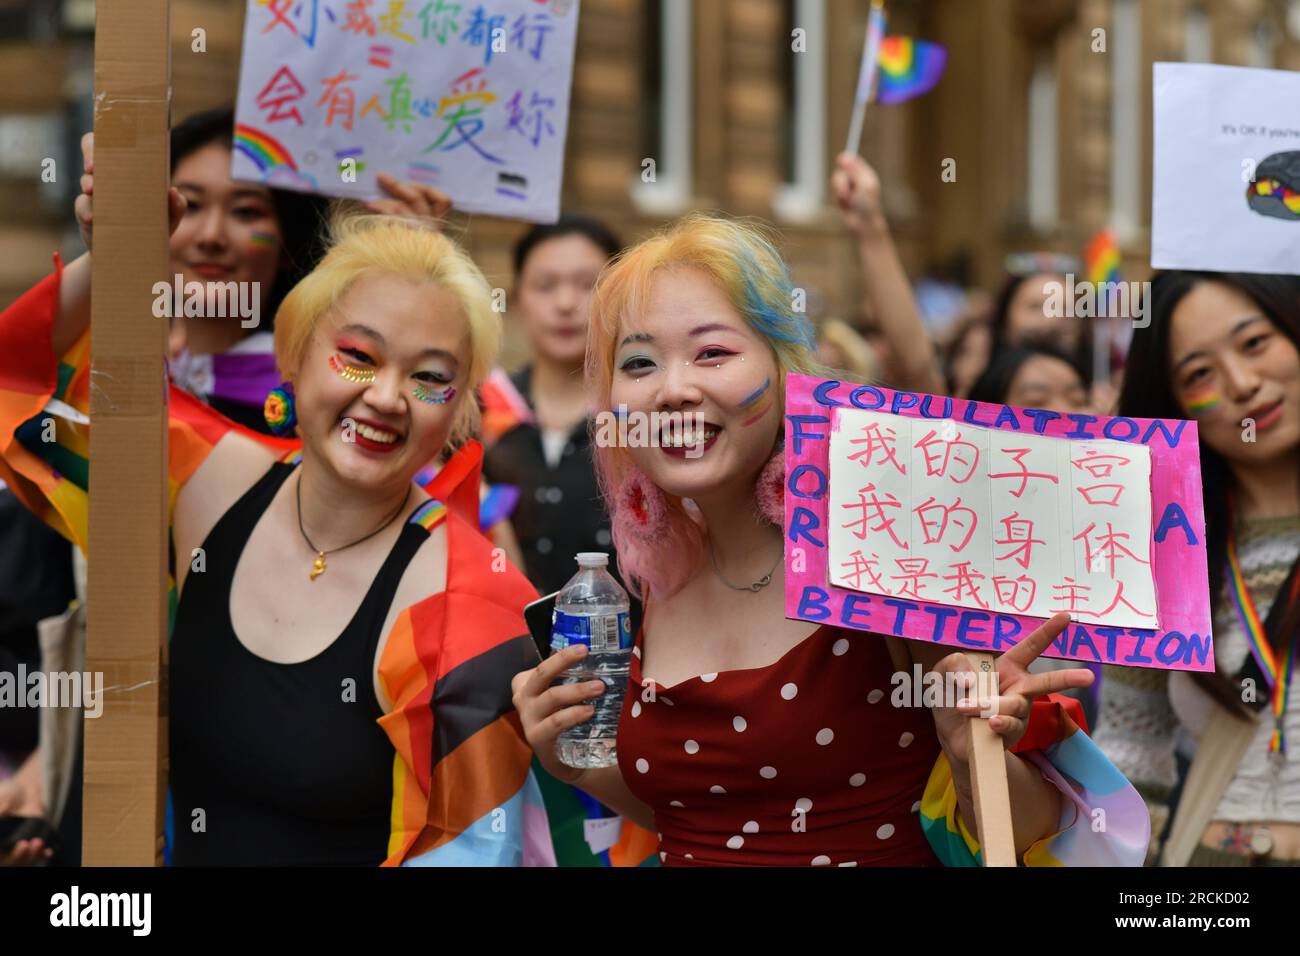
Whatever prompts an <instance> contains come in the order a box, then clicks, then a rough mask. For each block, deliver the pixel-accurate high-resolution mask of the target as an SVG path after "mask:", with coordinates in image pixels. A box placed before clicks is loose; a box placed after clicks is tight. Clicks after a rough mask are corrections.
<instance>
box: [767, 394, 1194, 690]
mask: <svg viewBox="0 0 1300 956" xmlns="http://www.w3.org/2000/svg"><path fill="white" fill-rule="evenodd" d="M785 458H786V494H785V532H786V545H785V549H786V575H785V581H786V616H787V617H789V618H797V619H802V620H806V621H811V622H817V623H824V622H828V621H829V622H833V623H836V624H839V625H842V626H844V627H851V628H856V629H859V630H865V631H873V632H876V633H879V634H888V635H893V636H897V637H906V638H911V639H913V640H928V641H932V642H936V643H941V644H946V645H949V646H952V647H954V648H972V649H979V650H986V651H992V652H999V651H1003V650H1005V649H1007V648H1008V647H1010V646H1012V645H1013V644H1014V643H1015V642H1016V641H1017V640H1019V639H1021V638H1022V637H1024V636H1025V635H1026V634H1028V633H1029V632H1030V631H1031V630H1033V629H1034V628H1035V627H1037V626H1038V625H1039V624H1040V623H1041V622H1042V621H1043V620H1045V619H1046V618H1048V617H1050V616H1051V615H1052V614H1054V613H1056V612H1057V611H1066V612H1068V613H1069V614H1070V615H1071V617H1072V618H1073V623H1072V624H1071V625H1070V626H1069V627H1068V628H1067V629H1066V630H1065V632H1064V633H1063V634H1062V635H1061V637H1060V638H1058V639H1057V641H1056V642H1055V643H1054V644H1053V646H1052V648H1051V649H1049V650H1048V652H1047V655H1048V656H1051V657H1062V658H1068V659H1071V660H1077V661H1085V662H1101V663H1106V664H1121V665H1129V666H1138V667H1156V668H1165V669H1174V670H1212V669H1213V667H1214V654H1213V643H1212V640H1211V632H1210V599H1209V587H1208V575H1207V572H1206V554H1205V518H1204V512H1203V509H1202V504H1201V480H1200V458H1199V450H1198V441H1197V433H1196V424H1195V423H1194V422H1190V421H1181V420H1162V419H1144V418H1125V417H1121V416H1115V417H1110V416H1096V415H1083V414H1069V415H1062V414H1060V413H1057V412H1051V411H1045V410H1041V409H1024V408H1014V407H1011V406H1005V405H990V404H987V403H983V402H971V401H966V400H963V399H953V398H947V397H943V396H935V395H921V394H917V393H914V392H903V391H894V390H892V389H888V388H883V387H877V386H871V385H858V384H856V383H853V382H840V381H835V380H832V379H820V378H813V377H811V376H806V375H795V374H792V375H789V376H788V377H787V380H786V424H785Z"/></svg>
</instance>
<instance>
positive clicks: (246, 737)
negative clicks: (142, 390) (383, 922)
mask: <svg viewBox="0 0 1300 956" xmlns="http://www.w3.org/2000/svg"><path fill="white" fill-rule="evenodd" d="M294 467H295V466H294V465H291V464H286V463H284V462H277V463H276V464H275V465H273V466H272V467H271V469H270V470H269V471H268V472H267V473H266V474H265V475H264V476H262V478H261V479H259V480H258V482H257V484H255V485H254V486H253V487H252V488H250V489H249V490H248V491H247V492H246V493H245V494H244V496H243V497H242V498H240V499H239V501H237V502H236V503H235V504H234V506H233V507H231V509H230V510H229V511H227V512H226V513H225V514H224V515H222V516H221V519H220V520H219V521H218V522H217V524H216V526H215V527H214V528H213V529H212V532H211V534H209V535H208V537H207V540H206V541H204V542H203V549H204V554H205V561H206V565H205V570H204V571H203V572H202V573H199V572H192V573H190V574H189V575H188V576H187V577H186V579H185V588H184V591H183V593H182V594H181V599H180V603H179V604H178V606H177V610H176V621H175V625H174V627H173V629H172V634H173V637H172V641H171V647H170V660H171V663H170V669H169V673H170V678H171V686H170V690H169V694H170V700H171V744H170V747H171V788H172V809H173V815H174V818H173V819H174V842H173V848H172V863H173V865H176V866H195V865H198V866H221V865H240V864H242V865H250V864H266V865H305V866H320V865H353V866H376V865H378V864H379V863H381V862H383V860H384V858H385V857H386V856H387V844H388V835H389V820H390V816H391V807H392V793H393V791H392V781H393V758H394V750H393V746H392V744H391V743H390V741H389V740H388V737H387V736H386V735H385V734H384V732H383V730H382V729H380V727H379V726H378V724H376V723H375V721H376V720H377V719H378V718H379V717H380V716H381V715H382V709H381V708H380V706H379V702H378V700H377V699H376V698H375V691H374V679H373V672H374V659H375V651H376V648H377V647H378V642H379V638H380V632H381V631H382V629H383V626H384V621H385V619H386V618H387V616H388V611H389V608H390V605H391V604H392V600H393V596H394V594H395V593H396V591H397V586H398V583H399V582H400V581H401V578H402V574H403V573H404V572H405V570H406V567H407V565H408V564H409V563H410V561H411V558H412V557H414V555H415V552H416V551H417V550H419V548H420V545H421V544H423V543H424V542H425V541H426V540H428V537H429V532H428V531H427V530H426V529H425V528H424V527H423V526H422V525H421V524H418V523H416V519H417V518H418V517H419V516H420V515H421V514H422V513H424V512H425V511H426V510H427V508H428V505H431V504H434V503H433V502H428V503H426V505H425V506H422V507H421V508H419V509H417V511H416V513H415V515H414V516H413V517H412V519H411V520H410V521H408V522H407V523H406V524H405V525H404V527H403V528H402V532H401V534H400V535H399V537H398V539H397V542H396V543H395V544H394V545H393V548H392V550H391V551H390V552H389V554H388V557H387V558H386V559H385V561H384V564H383V566H382V567H381V568H380V570H379V573H378V574H377V575H376V576H375V580H374V583H373V584H372V585H371V586H370V590H369V591H368V592H367V593H366V596H365V598H364V600H362V602H361V606H360V607H359V608H358V609H357V613H356V614H355V616H354V617H353V618H352V620H351V621H350V622H349V623H348V625H347V627H346V628H345V629H344V630H343V633H342V634H340V635H339V637H338V638H337V640H335V641H334V643H332V644H330V645H329V647H327V648H326V649H325V650H323V651H321V652H320V653H319V654H317V655H316V656H315V657H313V658H310V659H309V660H306V661H302V662H300V663H296V664H279V663H275V662H273V661H268V660H266V659H265V658H262V657H259V656H257V655H256V654H254V653H253V652H252V651H250V650H248V648H246V647H244V645H243V644H241V643H240V642H239V639H238V638H237V637H236V636H235V631H234V627H233V625H232V624H231V620H230V590H231V585H232V581H233V578H234V573H235V567H236V565H237V564H238V563H239V557H240V554H241V553H242V552H243V550H244V544H245V543H246V542H247V541H248V539H249V537H250V536H251V534H252V532H253V528H254V526H255V525H256V524H257V521H258V519H259V518H260V517H261V516H262V514H263V512H265V511H266V509H267V507H268V506H269V505H270V503H271V499H272V498H274V497H275V493H276V491H277V490H278V489H279V487H280V485H281V484H283V483H284V481H285V479H286V478H288V476H289V475H290V474H291V473H292V472H293V469H294ZM349 679H350V680H351V681H352V684H351V687H352V689H353V690H352V693H351V694H350V695H348V696H349V697H350V699H345V690H346V687H347V686H348V685H345V683H344V682H345V680H349ZM199 810H201V811H202V813H201V814H199V813H198V812H197V811H199ZM200 821H201V823H202V829H199V830H198V832H196V828H198V826H199V822H200Z"/></svg>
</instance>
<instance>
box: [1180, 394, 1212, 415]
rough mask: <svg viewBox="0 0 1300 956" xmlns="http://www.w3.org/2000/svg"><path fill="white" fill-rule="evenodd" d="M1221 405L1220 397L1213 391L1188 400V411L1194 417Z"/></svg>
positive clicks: (1193, 396) (1192, 396)
mask: <svg viewBox="0 0 1300 956" xmlns="http://www.w3.org/2000/svg"><path fill="white" fill-rule="evenodd" d="M1218 404H1219V396H1218V394H1217V393H1215V392H1212V391H1205V392H1198V393H1197V394H1195V395H1191V396H1189V397H1188V399H1187V410H1188V411H1189V412H1191V413H1192V414H1193V415H1202V414H1204V413H1205V412H1208V411H1209V410H1210V409H1212V408H1214V407H1215V406H1216V405H1218Z"/></svg>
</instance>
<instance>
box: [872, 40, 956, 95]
mask: <svg viewBox="0 0 1300 956" xmlns="http://www.w3.org/2000/svg"><path fill="white" fill-rule="evenodd" d="M947 63H948V51H947V49H946V48H945V47H943V46H942V45H940V44H938V43H928V42H926V41H925V40H913V39H912V38H911V37H885V38H884V40H882V41H881V43H880V78H879V81H878V83H877V85H876V102H877V103H883V104H889V103H901V102H903V101H904V100H910V99H912V98H913V97H914V96H920V95H921V94H923V93H928V92H930V90H932V89H934V87H935V85H936V84H937V83H938V82H939V78H940V77H941V76H943V68H944V67H945V66H946V65H947Z"/></svg>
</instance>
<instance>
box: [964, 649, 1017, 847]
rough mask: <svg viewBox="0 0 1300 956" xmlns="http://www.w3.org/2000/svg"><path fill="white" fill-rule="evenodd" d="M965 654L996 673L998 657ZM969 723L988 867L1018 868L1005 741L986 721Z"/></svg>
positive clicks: (978, 827)
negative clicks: (1003, 741)
mask: <svg viewBox="0 0 1300 956" xmlns="http://www.w3.org/2000/svg"><path fill="white" fill-rule="evenodd" d="M965 653H966V656H967V657H968V658H970V660H971V662H972V663H973V664H974V665H975V668H976V670H977V671H978V672H979V674H980V675H983V674H988V675H992V674H994V673H995V670H994V660H995V658H994V655H992V654H984V653H979V652H971V651H966V652H965ZM981 679H982V680H987V679H988V678H981ZM979 686H980V685H978V684H977V685H976V687H977V688H978V687H979ZM988 686H990V687H991V686H992V684H990V685H988ZM969 720H970V776H971V789H972V790H973V791H974V797H975V825H976V830H977V831H978V836H979V841H980V848H981V850H982V851H983V854H984V865H985V866H1010V867H1014V866H1015V865H1016V844H1015V836H1014V833H1013V831H1012V828H1011V787H1010V784H1009V783H1008V782H1007V758H1006V750H1005V749H1004V748H1003V746H1002V738H1001V737H999V736H998V735H997V734H996V733H994V732H993V728H991V727H990V726H989V722H988V720H987V719H986V718H983V717H971V718H969Z"/></svg>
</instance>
